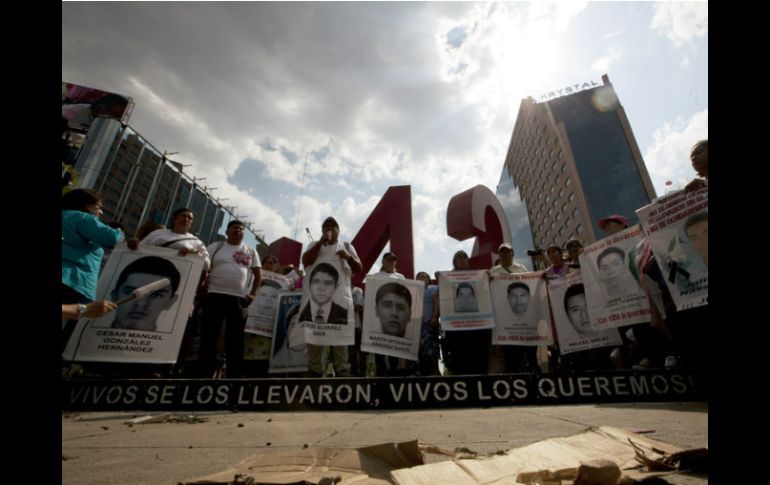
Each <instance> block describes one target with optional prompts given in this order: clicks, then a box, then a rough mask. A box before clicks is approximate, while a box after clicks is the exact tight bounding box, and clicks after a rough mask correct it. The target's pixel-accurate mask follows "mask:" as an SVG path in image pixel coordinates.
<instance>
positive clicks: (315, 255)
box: [302, 217, 363, 377]
mask: <svg viewBox="0 0 770 485" xmlns="http://www.w3.org/2000/svg"><path fill="white" fill-rule="evenodd" d="M321 232H322V234H323V235H322V236H321V239H319V240H318V241H316V242H315V244H313V245H312V246H311V247H310V249H308V250H307V251H305V254H303V255H302V264H303V265H304V266H305V268H309V267H310V266H311V265H312V264H313V263H315V262H316V260H318V259H321V260H324V259H326V260H328V259H331V258H334V257H338V258H339V259H340V260H341V261H342V267H343V268H344V270H345V273H344V274H343V275H338V278H339V279H338V280H336V281H334V287H335V289H336V287H337V286H338V285H346V286H347V287H348V288H350V286H351V284H350V277H351V275H352V274H353V273H354V272H356V273H357V272H360V271H361V270H362V269H363V265H362V264H361V260H360V259H358V254H357V253H356V249H355V248H354V247H353V245H352V244H350V243H348V242H342V241H339V235H340V226H339V224H337V221H336V220H335V219H334V218H333V217H327V218H326V220H324V222H323V224H322V225H321ZM326 266H329V265H326ZM314 269H315V268H314ZM326 275H327V273H323V272H320V271H318V272H316V271H314V274H311V275H309V277H308V280H307V283H304V284H308V285H310V287H311V294H312V293H313V288H314V286H315V285H319V284H322V283H328V281H320V280H319V281H316V282H315V283H314V281H313V277H314V276H317V277H318V278H324V279H325V280H330V279H331V280H333V278H329V277H327V276H326ZM332 276H333V275H332ZM340 280H341V281H340ZM319 291H320V290H319ZM332 303H333V302H332ZM333 304H334V303H333ZM323 349H324V347H323V346H322V345H312V344H307V358H308V369H309V373H310V375H311V376H314V377H321V376H322V375H323V371H324V369H322V367H321V360H322V356H323ZM331 350H332V359H333V363H334V373H335V375H336V376H337V377H350V362H348V348H347V346H345V345H333V346H331Z"/></svg>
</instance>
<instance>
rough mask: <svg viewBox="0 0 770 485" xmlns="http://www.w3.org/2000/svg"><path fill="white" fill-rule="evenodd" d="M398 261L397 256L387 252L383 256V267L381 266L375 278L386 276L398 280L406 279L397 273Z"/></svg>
mask: <svg viewBox="0 0 770 485" xmlns="http://www.w3.org/2000/svg"><path fill="white" fill-rule="evenodd" d="M397 261H398V259H397V258H396V255H395V254H393V253H391V252H387V253H385V254H383V255H382V266H380V272H379V273H375V274H374V275H375V276H385V277H388V278H397V279H401V280H403V279H404V275H402V274H401V273H399V272H397V271H396V262H397Z"/></svg>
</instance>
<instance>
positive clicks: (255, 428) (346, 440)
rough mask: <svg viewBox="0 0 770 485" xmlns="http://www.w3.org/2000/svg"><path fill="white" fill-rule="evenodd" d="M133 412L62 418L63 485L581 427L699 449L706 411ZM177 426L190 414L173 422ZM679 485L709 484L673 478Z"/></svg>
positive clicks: (486, 447)
mask: <svg viewBox="0 0 770 485" xmlns="http://www.w3.org/2000/svg"><path fill="white" fill-rule="evenodd" d="M147 414H153V415H157V414H162V413H161V412H158V411H154V412H152V413H141V412H130V413H129V412H124V413H109V412H91V413H66V414H64V415H63V416H62V484H63V485H91V484H93V485H112V484H116V485H117V484H120V485H140V484H147V485H159V484H169V485H171V484H176V483H177V482H179V481H182V480H187V479H192V478H196V477H199V476H202V475H206V474H209V473H213V472H217V471H220V470H222V469H225V468H227V467H229V466H231V465H234V464H236V463H237V462H239V461H241V460H242V459H244V458H246V457H247V456H249V455H251V454H253V453H255V452H258V451H260V450H265V449H293V448H302V447H303V445H305V444H307V445H308V446H316V447H331V446H336V447H350V448H357V447H360V446H365V445H373V444H378V443H386V442H397V441H408V440H412V439H418V440H419V441H420V443H421V444H428V445H436V446H439V447H442V448H448V449H454V448H455V447H467V448H469V449H471V450H474V451H477V452H480V453H486V452H494V451H497V450H506V449H509V448H515V447H519V446H524V445H527V444H530V443H533V442H535V441H538V440H541V439H545V438H549V437H553V436H567V435H571V434H575V433H578V432H580V431H582V430H584V429H585V428H587V427H589V426H615V427H618V428H624V429H630V430H640V429H644V430H654V432H653V433H648V434H646V436H648V437H651V438H654V439H658V440H661V441H665V442H668V443H671V444H675V445H679V446H682V447H704V448H707V447H708V405H707V404H706V403H643V404H633V403H623V404H601V405H571V406H537V407H534V406H533V407H508V408H500V407H496V408H488V409H477V408H472V409H468V408H465V409H440V410H428V411H358V412H271V413H232V412H216V413H194V415H195V416H197V417H201V418H205V419H206V421H205V422H202V423H194V424H188V423H182V422H180V423H159V424H143V425H134V426H128V425H127V424H124V422H125V421H126V420H128V419H131V418H133V417H136V416H144V415H147ZM172 414H173V415H176V416H180V417H181V416H186V415H188V414H190V413H172ZM670 481H671V482H672V483H677V484H681V485H696V484H697V485H702V484H706V483H708V481H707V479H705V478H703V477H678V478H676V479H675V480H673V479H672V480H670Z"/></svg>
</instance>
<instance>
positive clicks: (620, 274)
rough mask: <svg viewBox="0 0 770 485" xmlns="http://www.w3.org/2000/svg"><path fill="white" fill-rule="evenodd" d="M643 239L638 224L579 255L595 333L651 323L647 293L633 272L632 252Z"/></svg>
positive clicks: (603, 240)
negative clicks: (596, 331)
mask: <svg viewBox="0 0 770 485" xmlns="http://www.w3.org/2000/svg"><path fill="white" fill-rule="evenodd" d="M642 239H644V233H643V232H642V228H641V226H640V225H639V224H636V225H634V226H631V227H629V228H628V229H625V230H623V231H621V232H619V233H616V234H613V235H611V236H608V237H606V238H604V239H601V240H599V241H596V242H595V243H592V244H589V245H588V246H586V247H585V248H584V249H583V252H582V253H581V254H580V270H581V272H582V274H583V284H584V285H585V290H586V301H587V302H588V314H589V315H590V317H591V326H592V327H593V328H594V330H604V329H607V328H617V327H621V326H625V325H631V324H634V323H644V322H649V321H650V302H649V300H648V298H647V294H646V293H645V291H644V290H643V289H642V287H641V285H640V284H639V282H638V281H637V280H636V278H635V277H634V273H632V268H633V269H634V270H635V268H636V262H635V260H634V257H633V250H634V248H635V247H636V245H637V244H638V243H639V242H641V241H642Z"/></svg>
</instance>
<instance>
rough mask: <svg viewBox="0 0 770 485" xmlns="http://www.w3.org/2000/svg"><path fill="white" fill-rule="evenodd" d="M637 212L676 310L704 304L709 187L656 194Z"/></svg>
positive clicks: (707, 292)
mask: <svg viewBox="0 0 770 485" xmlns="http://www.w3.org/2000/svg"><path fill="white" fill-rule="evenodd" d="M636 213H637V215H638V216H639V220H640V221H641V224H642V228H643V229H644V231H645V233H647V239H648V241H649V242H650V248H651V249H652V253H653V255H654V256H655V259H656V260H657V262H658V266H660V270H661V272H662V273H663V277H664V278H665V280H666V285H667V286H668V289H669V291H670V292H671V298H672V299H673V300H674V304H675V305H676V308H677V310H686V309H688V308H694V307H697V306H702V305H707V304H708V296H709V281H708V250H709V213H708V189H705V188H704V189H701V190H697V191H694V192H685V191H680V192H675V193H673V194H670V195H666V196H664V197H659V198H657V199H655V200H654V201H653V202H652V203H651V204H649V205H646V206H644V207H642V208H641V209H639V210H637V211H636Z"/></svg>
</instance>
